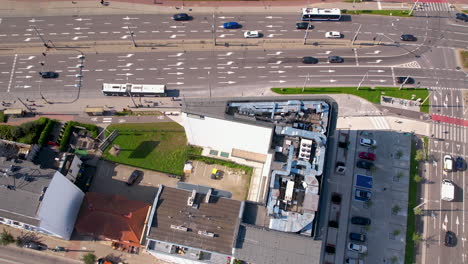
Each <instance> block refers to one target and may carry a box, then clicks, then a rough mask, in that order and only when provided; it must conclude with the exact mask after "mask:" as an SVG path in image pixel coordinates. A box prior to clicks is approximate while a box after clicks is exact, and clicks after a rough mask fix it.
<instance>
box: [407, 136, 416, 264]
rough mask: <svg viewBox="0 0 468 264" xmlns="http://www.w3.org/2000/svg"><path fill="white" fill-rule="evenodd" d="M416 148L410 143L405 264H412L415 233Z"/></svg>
mask: <svg viewBox="0 0 468 264" xmlns="http://www.w3.org/2000/svg"><path fill="white" fill-rule="evenodd" d="M415 157H416V148H415V144H414V143H413V142H411V165H410V179H409V188H408V218H407V224H406V249H405V263H406V264H413V263H415V262H414V246H415V243H414V241H413V234H414V233H415V231H416V217H415V215H414V211H413V208H414V207H416V206H417V205H418V204H417V202H418V201H417V199H418V197H417V196H418V184H417V183H416V181H415V180H414V176H416V175H418V162H417V161H416V159H415Z"/></svg>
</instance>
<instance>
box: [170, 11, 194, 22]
mask: <svg viewBox="0 0 468 264" xmlns="http://www.w3.org/2000/svg"><path fill="white" fill-rule="evenodd" d="M172 19H173V20H175V21H188V20H191V19H192V17H191V16H189V15H188V14H186V13H180V14H175V15H173V16H172Z"/></svg>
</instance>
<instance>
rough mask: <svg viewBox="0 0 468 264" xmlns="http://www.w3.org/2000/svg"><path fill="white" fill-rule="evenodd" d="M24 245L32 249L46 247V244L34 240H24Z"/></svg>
mask: <svg viewBox="0 0 468 264" xmlns="http://www.w3.org/2000/svg"><path fill="white" fill-rule="evenodd" d="M24 247H25V248H30V249H34V250H46V249H47V245H45V244H42V243H39V242H36V241H29V242H26V243H24Z"/></svg>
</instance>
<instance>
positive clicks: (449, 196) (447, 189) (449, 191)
mask: <svg viewBox="0 0 468 264" xmlns="http://www.w3.org/2000/svg"><path fill="white" fill-rule="evenodd" d="M440 196H441V199H442V200H444V201H448V202H451V201H453V199H454V198H455V185H453V183H452V182H451V181H450V180H447V179H443V180H442V189H441V195H440Z"/></svg>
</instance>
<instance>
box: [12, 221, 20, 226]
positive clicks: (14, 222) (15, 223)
mask: <svg viewBox="0 0 468 264" xmlns="http://www.w3.org/2000/svg"><path fill="white" fill-rule="evenodd" d="M12 224H13V225H15V226H19V225H20V223H19V222H17V221H13V222H12Z"/></svg>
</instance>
